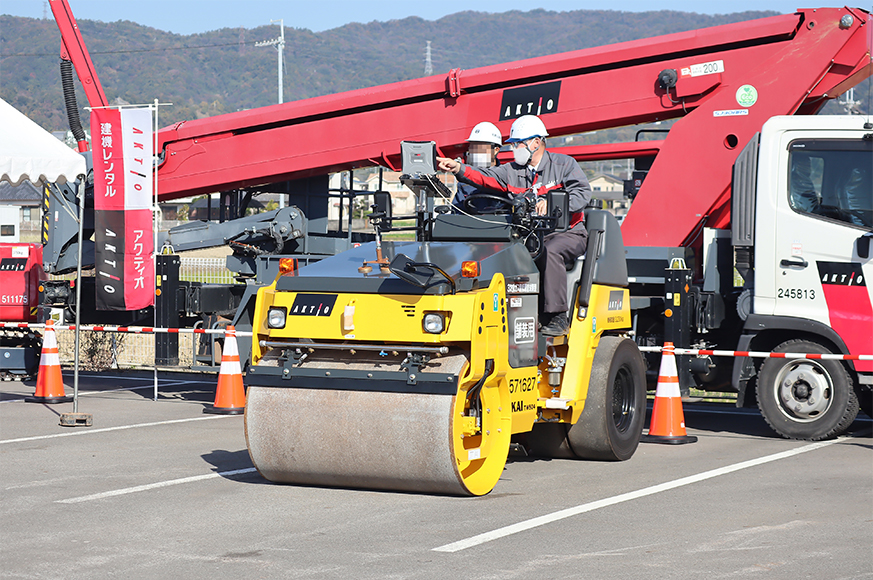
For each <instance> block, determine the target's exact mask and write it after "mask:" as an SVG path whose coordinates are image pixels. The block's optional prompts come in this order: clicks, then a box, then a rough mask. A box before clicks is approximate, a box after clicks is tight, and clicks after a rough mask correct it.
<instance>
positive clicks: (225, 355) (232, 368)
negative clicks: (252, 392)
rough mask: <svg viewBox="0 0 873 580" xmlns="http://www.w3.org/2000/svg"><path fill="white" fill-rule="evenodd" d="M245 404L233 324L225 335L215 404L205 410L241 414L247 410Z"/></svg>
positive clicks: (215, 412)
mask: <svg viewBox="0 0 873 580" xmlns="http://www.w3.org/2000/svg"><path fill="white" fill-rule="evenodd" d="M245 406H246V394H245V389H244V388H243V380H242V367H241V366H240V364H239V348H238V347H237V345H236V330H235V329H234V327H233V326H228V327H227V332H226V334H225V335H224V348H223V349H222V351H221V368H220V369H219V371H218V387H217V388H216V389H215V404H214V405H212V406H211V407H205V408H204V409H203V412H204V413H213V414H218V415H239V414H241V413H242V412H243V411H244V410H245Z"/></svg>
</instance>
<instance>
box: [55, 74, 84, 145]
mask: <svg viewBox="0 0 873 580" xmlns="http://www.w3.org/2000/svg"><path fill="white" fill-rule="evenodd" d="M61 86H63V87H64V102H65V103H66V105H67V120H68V121H69V123H70V131H72V132H73V137H75V139H76V141H77V142H81V141H84V140H85V130H84V129H83V128H82V121H81V119H79V106H78V104H77V103H76V88H75V87H74V86H73V63H72V62H70V61H68V60H61Z"/></svg>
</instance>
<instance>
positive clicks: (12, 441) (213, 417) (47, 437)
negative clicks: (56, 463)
mask: <svg viewBox="0 0 873 580" xmlns="http://www.w3.org/2000/svg"><path fill="white" fill-rule="evenodd" d="M239 416H240V415H209V416H207V417H190V418H188V419H171V420H169V421H155V422H154V423H137V424H135V425H119V426H118V427H104V428H102V429H88V430H87V431H69V432H67V433H53V434H51V435H36V436H34V437H21V438H19V439H5V440H2V441H0V445H3V444H4V443H23V442H25V441H38V440H40V439H55V438H57V437H75V436H76V435H91V434H93V433H106V432H107V431H123V430H124V429H136V428H138V427H155V426H156V425H172V424H173V423H188V422H191V421H208V420H209V419H223V418H225V417H239Z"/></svg>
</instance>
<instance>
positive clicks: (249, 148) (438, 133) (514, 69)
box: [159, 8, 873, 246]
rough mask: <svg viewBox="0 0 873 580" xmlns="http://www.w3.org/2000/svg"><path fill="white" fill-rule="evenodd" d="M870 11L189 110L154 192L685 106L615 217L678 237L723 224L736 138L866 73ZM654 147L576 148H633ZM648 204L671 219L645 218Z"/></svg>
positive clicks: (174, 130)
mask: <svg viewBox="0 0 873 580" xmlns="http://www.w3.org/2000/svg"><path fill="white" fill-rule="evenodd" d="M870 24H871V18H870V15H869V14H867V13H866V12H864V11H862V10H857V9H849V8H843V9H830V8H826V9H818V10H800V11H798V12H797V13H795V14H789V15H785V16H776V17H772V18H764V19H761V20H755V21H751V22H742V23H737V24H730V25H726V26H719V27H714V28H708V29H702V30H696V31H691V32H683V33H678V34H671V35H667V36H662V37H658V38H653V39H645V40H637V41H633V42H626V43H622V44H616V45H611V46H606V47H597V48H592V49H587V50H580V51H575V52H569V53H565V54H559V55H553V56H546V57H540V58H534V59H529V60H524V61H519V62H514V63H508V64H501V65H494V66H489V67H484V68H480V69H474V70H469V71H461V70H459V69H455V70H452V71H451V72H450V73H449V74H448V75H447V76H445V77H438V76H434V77H429V78H423V79H416V80H412V81H405V82H400V83H394V84H390V85H384V86H380V87H373V88H368V89H361V90H357V91H351V92H346V93H340V94H336V95H328V96H324V97H318V98H314V99H308V100H305V101H299V102H294V103H287V104H283V105H276V106H271V107H264V108H262V109H257V110H252V111H245V112H240V113H233V114H228V115H221V116H218V117H212V118H207V119H201V120H195V121H185V122H182V123H178V124H176V125H174V126H172V127H168V128H165V129H163V130H162V131H161V132H160V135H159V147H160V149H161V153H162V155H163V156H164V157H163V161H162V164H161V167H160V169H159V178H160V195H161V197H162V198H163V199H172V198H173V197H177V196H181V195H191V194H192V193H207V192H211V191H217V190H226V189H231V188H236V187H245V186H250V185H256V184H261V183H265V182H271V181H279V180H287V179H294V178H297V177H303V176H307V175H318V174H324V173H327V172H333V171H340V170H346V169H349V168H352V167H356V166H358V167H359V166H363V165H372V164H382V165H388V166H393V165H395V164H396V160H397V155H398V154H399V142H400V141H401V140H404V139H407V140H416V139H420V140H434V141H436V142H437V143H438V145H439V146H440V147H441V148H442V150H443V152H444V153H445V154H448V155H453V154H455V153H456V152H458V150H459V147H460V146H462V145H463V143H464V139H465V138H466V137H467V135H468V134H469V130H470V127H471V126H473V125H474V124H475V123H477V122H479V121H483V120H489V121H494V122H496V123H497V125H498V127H499V128H500V129H501V131H503V132H504V134H507V133H508V131H509V125H510V124H511V122H512V119H514V118H515V117H517V116H519V115H521V114H524V113H528V112H535V113H540V114H541V115H543V120H544V122H545V124H546V126H547V127H548V128H549V131H550V133H551V134H552V135H567V134H571V133H579V132H585V131H594V130H598V129H605V128H610V127H620V126H624V125H632V124H637V123H647V122H653V121H662V120H667V119H677V118H678V119H679V121H678V122H677V123H675V125H674V126H673V128H672V129H671V131H670V134H669V137H667V138H666V139H665V140H664V141H663V142H662V143H660V144H659V153H658V156H657V160H656V161H655V163H656V164H657V165H659V166H668V167H673V168H675V170H673V171H665V172H657V171H653V172H651V174H650V175H649V176H648V178H647V180H646V182H645V184H644V186H643V188H642V189H641V191H640V192H639V195H638V196H637V198H636V199H635V200H634V206H633V209H632V210H631V212H630V213H629V215H628V217H627V221H626V225H625V226H623V228H622V230H623V233H624V236H625V240H626V243H628V244H629V245H656V246H670V245H681V244H683V243H684V242H686V241H687V240H688V238H689V237H690V236H692V235H693V233H694V232H695V231H696V230H697V229H698V226H699V224H700V222H701V221H705V222H706V223H707V225H709V226H711V227H725V226H727V224H728V223H729V219H730V216H729V204H728V199H729V196H730V194H729V184H730V168H731V165H732V161H733V159H734V158H735V157H736V155H737V153H738V150H737V149H736V148H737V147H738V146H742V145H743V144H745V143H746V142H747V141H748V139H749V138H750V137H751V136H752V135H753V134H754V133H755V131H757V130H758V129H759V128H760V127H761V125H762V124H763V122H764V121H765V120H766V119H768V118H770V117H772V116H774V115H784V114H813V113H815V112H817V111H818V110H819V109H820V108H821V107H822V106H823V105H824V103H825V101H826V99H828V98H833V97H835V96H836V95H838V94H840V93H841V92H842V91H844V90H846V88H848V87H850V86H853V85H855V84H857V83H858V82H860V81H861V80H863V79H864V78H866V77H867V76H869V75H870V73H871V64H870V56H869V54H870V45H871V41H870V30H871V28H873V27H871V25H870ZM669 69H673V70H674V71H676V72H677V78H676V80H675V86H673V87H671V88H669V89H667V88H664V86H663V85H662V84H661V83H659V75H660V74H661V72H662V71H665V70H669ZM686 69H688V70H686ZM698 69H700V70H698ZM683 71H685V72H683ZM742 87H752V88H753V90H754V91H756V93H757V100H756V102H754V104H752V105H749V106H746V107H744V106H741V105H740V104H738V102H737V91H738V90H740V89H741V88H742ZM550 99H551V107H550V106H549V102H550ZM740 114H742V116H740ZM635 147H642V148H643V149H644V150H643V151H642V152H640V151H637V150H635V149H634V148H635ZM652 148H653V145H641V144H631V145H628V146H624V147H622V146H619V150H618V151H610V149H609V148H606V149H604V148H601V147H595V148H589V149H585V148H583V149H574V150H572V151H570V153H571V154H573V155H574V156H576V157H577V158H583V157H585V158H587V157H589V156H592V157H597V158H603V157H604V156H608V157H620V156H625V157H627V156H638V155H640V154H645V153H648V151H645V150H646V149H648V150H651V149H652ZM692 152H693V155H692ZM692 156H693V158H694V162H693V163H689V162H688V160H689V159H690V158H691V157H692ZM679 168H681V171H679ZM668 194H669V200H670V203H669V204H664V200H665V199H667V195H668ZM668 206H669V210H666V209H665V208H666V207H668ZM653 220H654V221H665V220H669V221H670V223H671V224H672V227H670V228H651V227H649V224H650V223H651V222H652V221H653Z"/></svg>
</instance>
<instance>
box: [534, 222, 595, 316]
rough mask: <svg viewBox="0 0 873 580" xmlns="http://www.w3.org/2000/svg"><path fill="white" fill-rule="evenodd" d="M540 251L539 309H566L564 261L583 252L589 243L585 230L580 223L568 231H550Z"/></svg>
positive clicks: (549, 310) (550, 310) (569, 261)
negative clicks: (540, 286)
mask: <svg viewBox="0 0 873 580" xmlns="http://www.w3.org/2000/svg"><path fill="white" fill-rule="evenodd" d="M543 246H544V247H543V253H542V254H540V257H539V258H537V261H536V264H537V267H538V268H539V269H540V281H541V284H542V285H543V290H542V292H541V293H540V296H541V297H542V300H543V305H542V311H543V312H546V313H556V312H567V310H569V308H570V307H569V305H568V304H569V303H568V300H567V264H572V263H573V262H574V261H575V260H576V258H578V257H579V256H581V255H582V254H584V253H585V249H586V248H587V247H588V231H587V230H586V229H585V228H584V227H583V226H582V225H581V224H579V225H578V226H576V229H575V230H573V231H569V232H557V233H554V234H549V235H547V236H546V237H545V239H544V240H543Z"/></svg>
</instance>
